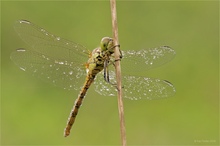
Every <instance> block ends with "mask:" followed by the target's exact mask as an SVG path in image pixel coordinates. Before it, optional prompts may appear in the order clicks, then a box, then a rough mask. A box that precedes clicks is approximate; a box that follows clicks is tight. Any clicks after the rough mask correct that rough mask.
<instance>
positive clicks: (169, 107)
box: [1, 1, 219, 145]
mask: <svg viewBox="0 0 220 146" xmlns="http://www.w3.org/2000/svg"><path fill="white" fill-rule="evenodd" d="M117 15H118V25H119V26H118V28H119V41H120V44H121V49H123V50H127V49H135V50H138V49H142V48H152V47H157V46H161V45H169V46H171V47H172V48H174V49H175V51H176V53H177V55H176V57H175V58H174V59H173V60H172V61H171V62H169V63H168V64H166V65H163V66H161V67H159V68H156V69H154V70H151V71H149V72H146V73H145V74H144V75H145V76H149V77H156V78H161V79H167V80H169V81H170V82H172V83H173V84H174V85H175V87H176V90H177V92H176V94H175V96H174V97H170V98H167V99H165V100H153V101H148V100H138V101H131V100H124V106H125V122H126V132H127V144H128V145H218V144H219V78H218V75H219V72H218V71H219V70H218V67H219V64H218V63H219V60H218V59H219V58H218V57H219V2H218V1H209V2H208V1H203V2H202V1H194V2H190V1H180V2H178V1H155V2H154V1H139V2H135V1H118V2H117ZM18 19H25V20H29V21H31V22H33V23H35V24H37V25H38V26H41V27H43V28H44V29H46V30H48V31H49V32H52V33H53V34H56V35H58V36H61V37H63V38H66V39H69V40H72V41H74V42H78V43H80V44H83V45H85V46H86V47H87V48H88V49H90V50H92V49H93V48H95V47H97V46H98V45H99V42H100V39H101V38H102V37H104V36H112V31H111V30H112V29H111V14H110V5H109V2H108V1H90V2H89V1H84V2H79V1H47V2H44V1H30V2H28V1H20V2H15V1H11V2H10V1H2V2H1V144H2V145H119V144H121V142H120V129H119V118H118V110H117V98H116V97H115V98H114V97H103V96H100V95H99V94H97V93H95V92H94V88H93V87H91V89H90V90H89V92H88V94H87V96H86V99H85V101H84V103H83V106H82V107H81V109H80V112H79V115H78V116H77V119H76V122H75V124H74V126H73V128H72V131H71V135H70V136H69V137H67V138H64V137H63V130H64V127H65V125H66V120H67V117H68V116H69V112H70V109H71V108H72V106H73V103H74V100H75V99H76V97H77V95H78V92H76V91H67V90H63V89H62V88H59V87H54V86H53V85H50V84H47V83H44V82H42V81H40V80H39V79H36V78H34V77H33V76H31V75H30V74H28V73H26V72H23V71H21V70H20V69H19V68H18V67H17V66H16V65H15V64H14V63H13V62H12V61H11V60H10V53H11V52H13V51H14V50H15V49H16V48H19V47H26V44H25V43H24V42H23V41H22V40H21V39H20V38H19V37H18V35H17V34H16V32H15V31H14V29H13V24H14V22H15V21H16V20H18ZM140 67H141V66H140ZM141 75H143V74H141Z"/></svg>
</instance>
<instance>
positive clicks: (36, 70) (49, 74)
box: [11, 49, 86, 90]
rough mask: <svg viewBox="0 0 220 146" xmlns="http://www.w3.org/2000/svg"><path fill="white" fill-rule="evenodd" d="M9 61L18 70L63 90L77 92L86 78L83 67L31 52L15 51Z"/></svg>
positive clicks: (24, 50)
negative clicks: (16, 66) (12, 62)
mask: <svg viewBox="0 0 220 146" xmlns="http://www.w3.org/2000/svg"><path fill="white" fill-rule="evenodd" d="M11 59H12V60H13V61H14V63H15V64H16V65H18V66H19V67H20V69H22V70H24V71H27V72H30V73H31V74H32V75H34V76H36V77H39V78H40V79H42V80H43V81H46V82H49V83H52V84H54V85H56V86H60V87H63V88H65V89H75V90H79V89H80V88H81V86H82V85H83V82H84V80H85V77H86V71H85V69H84V68H83V66H78V64H77V65H76V64H75V63H74V62H70V61H67V60H62V59H56V58H53V57H50V56H46V55H44V54H40V53H38V52H35V51H31V50H26V49H17V51H16V52H13V53H12V54H11Z"/></svg>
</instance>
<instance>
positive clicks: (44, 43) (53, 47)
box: [14, 20, 89, 64]
mask: <svg viewBox="0 0 220 146" xmlns="http://www.w3.org/2000/svg"><path fill="white" fill-rule="evenodd" d="M14 28H15V30H16V32H17V33H18V35H19V36H20V37H21V39H22V40H23V41H24V42H26V43H27V44H28V45H29V47H30V48H29V49H30V50H33V51H35V52H38V53H40V54H44V55H47V56H50V57H53V58H56V59H63V60H69V61H73V62H78V63H79V64H82V63H83V62H86V61H87V59H88V55H89V52H88V51H87V50H86V49H85V47H84V46H82V45H80V44H77V43H74V42H71V41H68V40H65V39H62V38H60V37H58V36H55V35H53V34H50V33H49V32H47V31H46V30H44V29H43V28H40V27H38V26H36V25H34V24H33V23H31V22H29V21H26V20H19V21H16V23H15V25H14Z"/></svg>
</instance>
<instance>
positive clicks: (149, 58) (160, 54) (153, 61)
mask: <svg viewBox="0 0 220 146" xmlns="http://www.w3.org/2000/svg"><path fill="white" fill-rule="evenodd" d="M175 54H176V53H175V51H174V50H173V49H172V48H170V47H168V46H161V47H158V48H150V49H142V50H139V51H135V50H129V51H122V55H123V58H122V60H121V68H122V72H123V74H130V73H133V74H135V73H139V72H146V71H147V70H149V69H151V68H155V67H158V66H160V65H162V64H165V63H167V62H169V61H170V60H172V59H173V58H174V56H175Z"/></svg>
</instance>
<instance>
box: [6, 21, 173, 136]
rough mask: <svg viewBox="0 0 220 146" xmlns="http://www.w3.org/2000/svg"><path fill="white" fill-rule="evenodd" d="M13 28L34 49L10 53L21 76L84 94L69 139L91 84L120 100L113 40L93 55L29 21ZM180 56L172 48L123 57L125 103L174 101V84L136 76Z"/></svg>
mask: <svg viewBox="0 0 220 146" xmlns="http://www.w3.org/2000/svg"><path fill="white" fill-rule="evenodd" d="M14 28H15V31H16V32H17V33H18V35H19V36H20V38H21V39H22V40H23V41H24V42H25V43H27V45H28V46H29V49H25V48H18V49H16V50H15V51H14V52H12V53H11V56H10V58H11V60H12V61H13V62H14V63H15V64H16V65H17V66H18V67H19V68H20V69H21V70H23V71H26V72H29V73H31V74H32V75H33V76H36V77H38V78H40V79H42V80H43V81H46V82H49V83H52V84H53V85H56V86H60V87H62V88H64V89H68V90H77V91H80V92H79V95H78V98H77V99H76V101H75V104H74V106H73V108H72V110H71V112H70V115H69V118H68V121H67V125H66V127H65V129H64V136H65V137H66V136H68V135H69V134H70V130H71V128H72V125H73V123H74V122H75V119H76V116H77V114H78V110H79V108H80V106H81V105H82V102H83V99H84V97H85V95H86V93H87V91H88V89H89V88H90V85H91V84H92V83H93V84H94V87H95V88H94V90H95V91H96V92H97V93H99V94H100V95H103V96H116V94H117V88H116V87H115V84H116V83H117V82H116V75H115V71H114V68H115V66H114V63H115V61H116V60H115V58H114V48H115V47H116V46H115V45H114V40H113V39H112V38H110V37H104V38H102V39H101V43H100V46H99V47H97V48H95V49H94V50H92V51H89V50H87V49H86V47H85V46H83V45H81V44H78V43H74V42H72V41H69V40H66V39H63V38H61V37H58V36H56V35H53V34H51V33H49V32H48V31H46V30H45V29H43V28H41V27H39V26H37V25H35V24H33V23H31V22H30V21H27V20H18V21H16V23H15V25H14ZM175 54H176V53H175V51H174V50H173V49H172V48H171V47H169V46H161V47H157V48H150V49H141V50H128V51H121V60H120V61H121V69H122V85H123V87H122V88H123V97H124V98H127V99H131V100H140V99H148V100H153V99H163V98H167V97H171V96H173V95H174V94H175V92H176V91H175V87H174V86H173V84H172V83H170V82H169V81H167V80H162V79H157V78H149V77H145V76H140V75H139V76H136V75H133V74H135V73H140V72H146V71H148V70H150V69H152V68H155V67H158V66H161V65H163V64H165V63H167V62H169V61H170V60H172V59H173V58H174V56H175Z"/></svg>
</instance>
